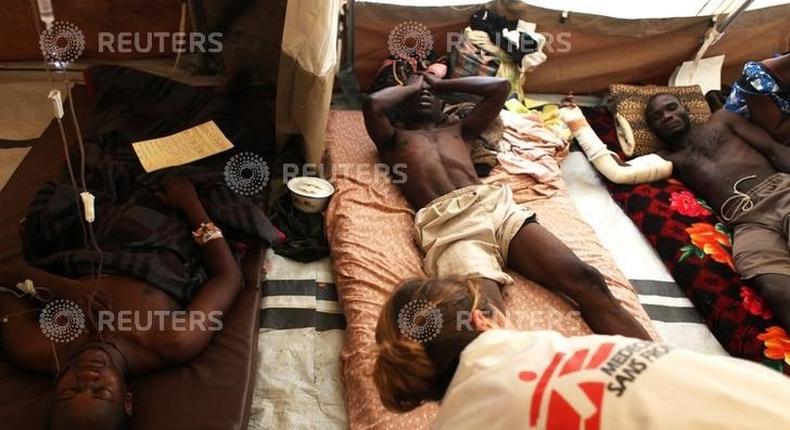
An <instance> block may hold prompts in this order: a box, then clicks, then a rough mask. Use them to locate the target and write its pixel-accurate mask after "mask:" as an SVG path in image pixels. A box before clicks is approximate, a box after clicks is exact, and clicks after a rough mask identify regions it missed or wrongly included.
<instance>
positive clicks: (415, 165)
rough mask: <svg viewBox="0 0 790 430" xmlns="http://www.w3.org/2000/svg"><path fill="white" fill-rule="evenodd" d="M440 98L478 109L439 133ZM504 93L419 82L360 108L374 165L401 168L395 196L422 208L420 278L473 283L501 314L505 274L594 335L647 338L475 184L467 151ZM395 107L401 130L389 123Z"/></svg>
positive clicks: (483, 83) (587, 277) (476, 81)
mask: <svg viewBox="0 0 790 430" xmlns="http://www.w3.org/2000/svg"><path fill="white" fill-rule="evenodd" d="M443 92H463V93H469V94H474V95H477V96H480V97H482V101H480V102H479V103H478V104H477V106H476V107H475V108H474V109H473V110H472V111H471V112H470V113H469V115H468V116H467V117H466V118H465V119H464V120H463V122H461V123H457V124H454V125H451V126H447V127H438V126H437V123H438V121H439V116H440V113H441V102H440V100H439V98H438V95H439V94H441V93H443ZM508 92H509V84H508V82H507V81H505V80H503V79H498V78H488V77H469V78H461V79H447V80H442V79H439V78H437V77H436V76H434V75H431V74H418V75H414V76H412V78H411V79H410V80H409V82H408V85H405V86H398V87H391V88H386V89H383V90H381V91H378V92H376V93H374V94H371V95H370V97H368V99H367V100H366V101H365V104H364V107H363V109H364V114H365V126H366V128H367V131H368V134H369V135H370V137H371V139H372V140H373V142H375V144H376V146H377V148H378V151H379V154H380V156H381V159H382V160H383V161H384V162H385V163H387V164H389V165H390V166H392V165H395V164H397V163H402V164H403V165H405V166H407V167H406V169H405V173H406V175H407V178H408V180H407V181H405V183H403V184H402V185H401V189H402V191H403V193H404V195H405V196H406V198H407V199H408V200H409V202H410V203H411V204H412V206H414V207H415V208H422V209H421V210H419V212H418V213H417V215H416V217H415V227H416V233H417V234H416V235H417V242H418V245H419V246H420V247H421V248H422V250H423V252H424V254H425V259H424V262H423V266H424V269H425V272H426V273H427V274H428V276H430V277H435V278H445V277H448V276H466V277H472V278H476V279H478V280H479V281H480V284H481V285H483V286H484V290H485V291H486V294H487V295H488V296H489V297H490V298H491V300H492V301H493V303H495V304H496V305H497V306H498V307H500V308H501V309H504V306H503V300H502V295H501V291H500V287H501V286H504V285H507V284H509V283H511V282H512V279H511V278H510V276H508V275H507V274H506V273H505V272H504V271H503V267H504V266H505V264H507V266H508V267H510V268H512V269H514V270H515V271H517V272H519V273H520V274H522V275H524V276H526V277H528V278H530V279H532V280H534V281H536V282H539V283H541V284H543V285H545V286H546V287H548V288H551V289H553V290H555V291H557V292H559V293H561V294H564V295H565V296H567V297H568V298H570V299H571V300H572V301H574V302H575V303H576V304H577V305H578V307H579V310H580V312H581V315H582V317H583V318H584V320H585V321H586V322H587V324H588V325H589V326H590V328H591V329H592V330H593V331H594V332H596V333H601V334H621V335H625V336H631V337H638V338H642V339H647V338H649V336H648V334H647V332H645V330H644V328H642V326H641V325H640V324H639V323H638V322H637V321H636V320H635V319H634V318H633V317H632V316H631V315H630V314H629V313H628V312H626V311H625V309H623V308H622V307H621V306H620V304H619V302H618V301H617V300H616V299H615V298H614V296H613V295H612V294H611V292H610V291H609V289H608V287H607V285H606V283H605V281H604V278H603V276H602V275H601V274H600V273H599V272H598V271H597V270H596V269H594V268H593V267H591V266H590V265H588V264H585V263H583V262H582V261H581V260H579V258H578V257H577V256H576V255H575V254H574V253H573V252H572V251H571V250H570V249H568V247H566V246H565V244H563V243H562V242H560V241H559V240H558V239H557V238H556V237H554V236H553V235H552V234H551V233H550V232H549V231H548V230H546V229H545V228H543V227H542V226H541V225H540V224H538V223H537V222H536V218H535V214H534V212H532V211H530V210H529V209H527V208H526V207H522V206H519V205H517V204H516V203H515V202H514V200H513V196H512V192H511V190H510V188H509V187H508V186H507V185H504V184H491V185H485V184H483V183H482V182H481V181H480V179H479V178H478V177H477V174H476V173H475V169H474V166H473V164H472V160H471V158H470V156H469V147H468V144H469V142H471V141H473V139H474V138H475V137H477V136H478V135H479V134H480V133H482V132H483V131H484V130H485V129H486V128H487V127H488V126H489V125H490V124H491V122H492V121H493V120H494V119H495V118H496V117H497V116H498V115H499V112H500V110H501V109H502V105H503V103H504V101H505V98H506V97H507V94H508ZM396 107H397V108H400V114H401V117H402V119H403V124H402V126H400V125H399V126H395V125H393V124H392V123H391V122H390V120H389V119H388V117H387V113H388V111H389V110H390V109H393V108H396Z"/></svg>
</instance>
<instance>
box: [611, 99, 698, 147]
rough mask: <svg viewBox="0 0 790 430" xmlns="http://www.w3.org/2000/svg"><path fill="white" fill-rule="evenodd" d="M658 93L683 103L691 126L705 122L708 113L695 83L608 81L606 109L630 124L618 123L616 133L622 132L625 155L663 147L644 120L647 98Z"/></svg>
mask: <svg viewBox="0 0 790 430" xmlns="http://www.w3.org/2000/svg"><path fill="white" fill-rule="evenodd" d="M659 93H668V94H672V95H674V96H676V97H677V98H678V99H679V100H680V102H681V103H683V104H684V105H686V108H687V109H688V111H689V117H690V119H691V125H693V126H694V125H700V124H703V123H705V121H707V120H708V118H709V117H710V108H709V107H708V103H707V101H705V96H704V95H703V94H702V90H701V89H700V87H699V85H690V86H686V87H657V86H647V87H645V86H638V85H623V84H613V85H611V86H610V87H609V109H610V110H611V111H612V114H613V115H615V116H616V117H617V116H619V117H620V118H621V119H620V118H618V119H620V120H621V121H622V120H624V121H625V122H627V123H628V124H629V125H630V127H631V129H630V130H623V127H618V133H622V135H623V136H624V137H625V140H626V145H627V147H624V148H623V152H624V153H625V154H626V155H628V156H629V158H633V157H639V156H640V155H646V154H652V153H654V152H656V151H658V150H660V149H662V148H663V147H664V144H663V143H661V141H660V140H658V138H657V137H656V136H655V135H654V134H653V133H652V132H651V131H650V128H649V127H648V125H647V121H646V120H645V108H646V107H647V100H648V99H649V98H650V97H651V96H653V95H654V94H659ZM629 136H633V142H629V141H627V139H628V138H629ZM631 148H633V149H631Z"/></svg>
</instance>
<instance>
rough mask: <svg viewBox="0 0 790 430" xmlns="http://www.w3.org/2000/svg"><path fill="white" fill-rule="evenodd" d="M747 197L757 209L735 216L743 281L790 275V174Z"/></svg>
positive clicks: (737, 256)
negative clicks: (766, 276)
mask: <svg viewBox="0 0 790 430" xmlns="http://www.w3.org/2000/svg"><path fill="white" fill-rule="evenodd" d="M746 195H748V196H749V198H751V201H752V203H753V204H754V206H753V207H752V208H751V209H749V210H748V211H741V212H739V213H737V214H736V215H735V217H734V218H733V219H732V221H731V222H730V224H731V225H732V227H733V230H734V238H733V244H732V253H733V257H734V258H735V267H736V268H737V269H738V272H739V273H740V274H741V277H742V278H743V279H752V278H754V277H756V276H759V275H768V274H779V275H787V276H790V239H788V231H789V230H790V174H787V173H777V174H775V175H772V176H770V177H769V178H768V179H766V180H764V181H763V182H761V183H760V184H758V185H756V186H754V187H753V188H752V189H750V190H749V191H748V192H746Z"/></svg>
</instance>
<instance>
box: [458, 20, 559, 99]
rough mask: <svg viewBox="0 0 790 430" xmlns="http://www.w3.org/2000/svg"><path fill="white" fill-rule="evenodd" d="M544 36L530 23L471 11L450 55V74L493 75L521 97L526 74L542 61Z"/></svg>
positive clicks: (543, 59) (544, 59) (543, 56)
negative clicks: (466, 24)
mask: <svg viewBox="0 0 790 430" xmlns="http://www.w3.org/2000/svg"><path fill="white" fill-rule="evenodd" d="M545 44H546V38H545V37H544V36H543V35H541V34H540V33H538V32H537V31H536V26H535V24H534V23H530V22H526V21H523V20H507V19H506V18H504V17H501V16H498V15H496V14H495V13H493V12H491V11H489V10H487V9H484V10H481V11H479V12H477V13H476V14H474V15H473V16H472V18H471V20H470V26H469V27H466V29H464V33H463V37H462V38H461V39H460V40H459V41H458V42H457V43H455V44H454V45H453V47H452V51H451V54H450V77H451V78H458V77H464V76H497V77H501V78H505V79H507V80H508V81H509V82H510V85H511V89H512V91H511V94H513V95H515V96H516V97H518V99H519V100H521V99H523V98H524V92H523V86H524V82H525V79H526V73H527V72H530V71H532V70H534V69H535V68H536V67H537V66H539V65H540V64H541V63H543V62H544V61H546V54H544V53H543V48H544V46H545Z"/></svg>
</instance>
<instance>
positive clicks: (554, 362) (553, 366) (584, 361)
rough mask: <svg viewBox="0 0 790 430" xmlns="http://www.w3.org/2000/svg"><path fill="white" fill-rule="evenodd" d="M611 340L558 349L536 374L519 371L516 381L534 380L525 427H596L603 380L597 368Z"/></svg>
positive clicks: (610, 347) (610, 349)
mask: <svg viewBox="0 0 790 430" xmlns="http://www.w3.org/2000/svg"><path fill="white" fill-rule="evenodd" d="M614 347H615V344H614V343H611V342H607V343H604V344H601V345H600V346H598V347H597V348H595V350H594V351H591V350H590V349H589V348H585V349H581V350H578V351H576V352H575V353H573V354H566V353H562V352H558V353H556V354H554V357H553V358H552V359H551V362H550V363H549V365H548V366H547V367H546V368H545V369H544V370H543V373H541V374H540V375H538V374H537V373H536V372H533V371H522V372H519V374H518V378H519V380H520V381H523V382H526V383H529V384H534V387H533V392H532V398H531V400H530V408H529V410H530V413H529V428H546V429H551V430H555V429H556V430H568V429H581V430H599V429H600V428H601V411H602V408H603V399H604V392H605V390H606V384H605V382H603V380H602V378H601V373H600V371H599V369H600V368H601V366H603V365H604V363H606V362H607V360H609V358H610V357H611V356H612V352H613V351H614Z"/></svg>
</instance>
